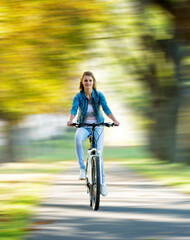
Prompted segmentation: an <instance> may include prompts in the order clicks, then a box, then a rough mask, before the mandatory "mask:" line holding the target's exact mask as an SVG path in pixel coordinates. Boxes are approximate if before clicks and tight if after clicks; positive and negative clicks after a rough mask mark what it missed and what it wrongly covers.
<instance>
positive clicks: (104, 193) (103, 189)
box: [100, 183, 108, 197]
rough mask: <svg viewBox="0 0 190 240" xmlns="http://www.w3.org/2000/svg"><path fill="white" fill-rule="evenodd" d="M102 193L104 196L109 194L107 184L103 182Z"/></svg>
mask: <svg viewBox="0 0 190 240" xmlns="http://www.w3.org/2000/svg"><path fill="white" fill-rule="evenodd" d="M100 193H101V194H102V196H104V197H105V196H107V195H108V189H107V187H106V184H105V183H104V184H101V189H100Z"/></svg>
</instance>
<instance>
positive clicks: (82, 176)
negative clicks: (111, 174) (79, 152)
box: [80, 169, 86, 180]
mask: <svg viewBox="0 0 190 240" xmlns="http://www.w3.org/2000/svg"><path fill="white" fill-rule="evenodd" d="M80 180H86V170H85V169H80Z"/></svg>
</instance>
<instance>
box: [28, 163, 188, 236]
mask: <svg viewBox="0 0 190 240" xmlns="http://www.w3.org/2000/svg"><path fill="white" fill-rule="evenodd" d="M76 165H77V164H76V163H75V164H71V165H70V167H69V168H68V170H67V171H66V172H64V173H63V174H61V175H59V176H57V179H56V181H55V182H54V184H53V185H52V186H51V187H50V188H49V191H48V192H47V193H46V196H45V197H44V203H43V204H42V205H41V206H39V207H38V208H37V209H36V210H37V214H36V217H35V219H34V220H33V222H34V225H33V231H31V234H30V235H29V236H28V238H27V239H28V240H87V239H88V240H90V239H98V240H99V239H102V240H103V239H110V240H126V239H129V240H133V239H134V240H136V239H141V240H170V239H172V240H190V195H187V194H183V193H181V192H179V191H178V190H177V189H174V188H169V187H166V186H163V185H161V184H160V183H158V182H155V181H151V180H148V179H145V178H143V177H141V176H139V175H138V174H136V173H134V172H132V171H131V170H129V169H126V168H125V167H124V166H122V165H121V164H120V165H119V164H116V163H115V164H114V163H106V166H107V171H106V180H107V186H108V190H109V194H108V196H107V197H101V203H100V208H99V211H93V210H92V209H91V207H90V206H89V196H88V194H87V193H86V186H85V182H84V181H80V180H78V174H79V170H78V168H77V166H76Z"/></svg>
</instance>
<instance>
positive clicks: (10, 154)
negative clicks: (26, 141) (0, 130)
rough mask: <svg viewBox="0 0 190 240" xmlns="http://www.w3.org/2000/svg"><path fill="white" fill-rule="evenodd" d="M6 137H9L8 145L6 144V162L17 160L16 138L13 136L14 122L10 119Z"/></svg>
mask: <svg viewBox="0 0 190 240" xmlns="http://www.w3.org/2000/svg"><path fill="white" fill-rule="evenodd" d="M6 138H7V146H6V155H5V156H6V157H5V162H15V161H16V156H15V148H14V138H13V124H12V122H10V121H7V125H6Z"/></svg>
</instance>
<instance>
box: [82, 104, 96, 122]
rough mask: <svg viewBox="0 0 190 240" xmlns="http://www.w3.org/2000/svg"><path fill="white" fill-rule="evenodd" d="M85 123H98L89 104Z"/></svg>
mask: <svg viewBox="0 0 190 240" xmlns="http://www.w3.org/2000/svg"><path fill="white" fill-rule="evenodd" d="M84 122H85V123H98V121H97V118H96V115H95V112H94V109H93V107H92V105H91V104H88V109H87V114H86V118H85V121H84Z"/></svg>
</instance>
